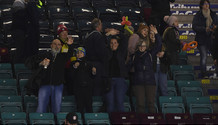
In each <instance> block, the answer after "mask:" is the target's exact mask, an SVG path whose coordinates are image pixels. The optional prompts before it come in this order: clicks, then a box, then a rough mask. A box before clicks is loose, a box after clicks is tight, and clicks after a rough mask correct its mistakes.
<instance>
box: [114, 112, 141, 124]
mask: <svg viewBox="0 0 218 125" xmlns="http://www.w3.org/2000/svg"><path fill="white" fill-rule="evenodd" d="M110 120H111V124H140V122H139V118H138V115H137V114H136V113H135V112H112V113H110Z"/></svg>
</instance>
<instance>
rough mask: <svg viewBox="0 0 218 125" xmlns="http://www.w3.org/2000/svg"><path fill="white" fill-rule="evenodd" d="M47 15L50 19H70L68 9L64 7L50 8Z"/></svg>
mask: <svg viewBox="0 0 218 125" xmlns="http://www.w3.org/2000/svg"><path fill="white" fill-rule="evenodd" d="M48 14H49V18H51V19H72V16H71V13H70V9H69V8H68V7H64V6H50V7H48Z"/></svg>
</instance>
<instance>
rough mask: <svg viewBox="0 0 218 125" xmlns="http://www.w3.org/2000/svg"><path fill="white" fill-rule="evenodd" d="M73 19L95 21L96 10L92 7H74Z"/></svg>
mask: <svg viewBox="0 0 218 125" xmlns="http://www.w3.org/2000/svg"><path fill="white" fill-rule="evenodd" d="M72 13H73V17H74V18H75V20H81V19H86V20H90V21H91V20H93V19H94V18H95V17H96V14H95V13H94V10H93V9H92V8H91V7H78V6H76V7H73V8H72Z"/></svg>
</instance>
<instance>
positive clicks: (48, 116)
mask: <svg viewBox="0 0 218 125" xmlns="http://www.w3.org/2000/svg"><path fill="white" fill-rule="evenodd" d="M29 120H30V124H31V125H34V124H47V125H49V124H52V125H55V121H54V114H53V113H29Z"/></svg>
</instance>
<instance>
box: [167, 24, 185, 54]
mask: <svg viewBox="0 0 218 125" xmlns="http://www.w3.org/2000/svg"><path fill="white" fill-rule="evenodd" d="M163 42H164V43H165V44H166V47H167V48H166V50H167V51H168V52H170V53H172V52H179V51H180V49H181V43H180V40H179V31H178V29H177V28H176V27H168V28H166V30H165V31H164V33H163Z"/></svg>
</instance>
